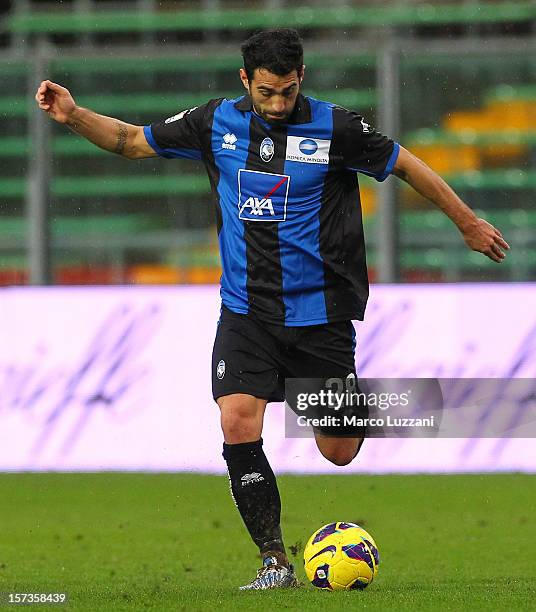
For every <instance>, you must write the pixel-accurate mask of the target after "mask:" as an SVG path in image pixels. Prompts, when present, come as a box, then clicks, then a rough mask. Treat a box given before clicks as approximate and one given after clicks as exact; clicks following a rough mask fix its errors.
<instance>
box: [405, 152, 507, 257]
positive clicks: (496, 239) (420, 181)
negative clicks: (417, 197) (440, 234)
mask: <svg viewBox="0 0 536 612" xmlns="http://www.w3.org/2000/svg"><path fill="white" fill-rule="evenodd" d="M393 174H395V175H396V176H397V177H398V178H401V179H402V180H404V181H406V183H408V184H409V185H411V186H412V187H413V189H415V191H417V192H418V193H420V194H421V195H422V196H424V197H425V198H427V199H428V200H431V201H432V202H433V203H434V204H435V205H436V206H438V207H439V208H440V209H441V210H442V211H443V212H444V213H445V214H446V215H447V216H448V217H449V218H450V219H451V220H452V221H453V222H454V223H455V224H456V225H457V227H458V229H459V230H460V232H461V234H462V236H463V239H464V240H465V243H466V244H467V246H468V247H470V248H471V249H473V251H478V252H480V253H483V254H484V255H486V256H487V257H489V258H490V259H492V260H493V261H496V262H498V263H500V262H501V261H502V260H503V259H504V257H505V255H506V254H505V252H504V250H508V249H509V248H510V247H509V246H508V243H507V242H506V241H505V240H504V239H503V237H502V234H501V232H500V231H499V230H498V229H496V228H495V227H493V225H491V224H490V223H488V222H487V221H485V220H484V219H479V218H478V217H477V216H476V215H475V213H474V212H473V211H472V210H471V209H470V208H469V206H467V204H465V203H464V202H463V201H462V200H461V199H460V198H459V197H458V196H457V195H456V193H455V192H454V190H453V189H452V188H451V187H449V185H448V184H447V183H446V182H445V181H444V180H443V179H442V178H441V177H440V176H439V175H438V174H436V173H435V172H434V171H433V170H432V169H431V168H430V167H429V166H427V165H426V164H425V163H424V162H423V161H422V160H420V159H419V158H418V157H415V155H413V154H412V153H410V152H409V151H408V150H407V149H404V147H400V151H399V154H398V158H397V160H396V163H395V166H394V168H393ZM503 249H504V250H503Z"/></svg>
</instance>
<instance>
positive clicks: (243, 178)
mask: <svg viewBox="0 0 536 612" xmlns="http://www.w3.org/2000/svg"><path fill="white" fill-rule="evenodd" d="M289 185H290V176H288V175H286V174H272V173H270V172H257V171H255V170H243V169H240V170H239V171H238V216H239V218H240V219H242V220H244V221H285V220H286V218H287V199H288V190H289Z"/></svg>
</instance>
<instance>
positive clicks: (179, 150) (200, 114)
mask: <svg viewBox="0 0 536 612" xmlns="http://www.w3.org/2000/svg"><path fill="white" fill-rule="evenodd" d="M206 106H207V105H206V104H204V105H202V106H195V107H194V108H190V109H189V110H184V111H182V112H180V113H178V114H177V115H173V117H169V118H168V119H164V120H163V121H159V122H157V123H152V124H151V125H146V126H145V127H144V128H143V132H144V134H145V139H146V140H147V142H148V143H149V145H150V146H151V147H152V148H153V149H154V150H155V152H156V153H157V154H158V155H160V156H161V157H167V158H173V157H182V158H185V159H201V158H202V156H203V146H202V140H203V138H202V133H203V125H204V117H205V110H206Z"/></svg>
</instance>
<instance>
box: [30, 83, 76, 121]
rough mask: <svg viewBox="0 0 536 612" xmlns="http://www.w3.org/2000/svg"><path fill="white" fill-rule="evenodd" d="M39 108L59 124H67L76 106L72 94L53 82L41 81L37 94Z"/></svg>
mask: <svg viewBox="0 0 536 612" xmlns="http://www.w3.org/2000/svg"><path fill="white" fill-rule="evenodd" d="M35 99H36V101H37V104H38V105H39V108H40V109H42V110H44V111H45V112H46V113H47V114H48V115H49V116H50V117H52V119H54V120H55V121H57V122H58V123H67V121H68V120H69V117H70V115H71V113H72V112H73V111H74V110H75V108H76V104H75V101H74V99H73V97H72V96H71V92H70V91H69V90H68V89H66V88H65V87H62V86H61V85H58V84H57V83H53V82H52V81H48V80H47V81H41V84H40V85H39V87H38V89H37V93H36V94H35Z"/></svg>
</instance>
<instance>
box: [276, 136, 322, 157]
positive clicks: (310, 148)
mask: <svg viewBox="0 0 536 612" xmlns="http://www.w3.org/2000/svg"><path fill="white" fill-rule="evenodd" d="M330 146H331V140H323V139H322V138H302V137H300V136H287V152H286V155H285V159H286V160H287V161H295V162H301V163H303V164H329V148H330Z"/></svg>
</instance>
